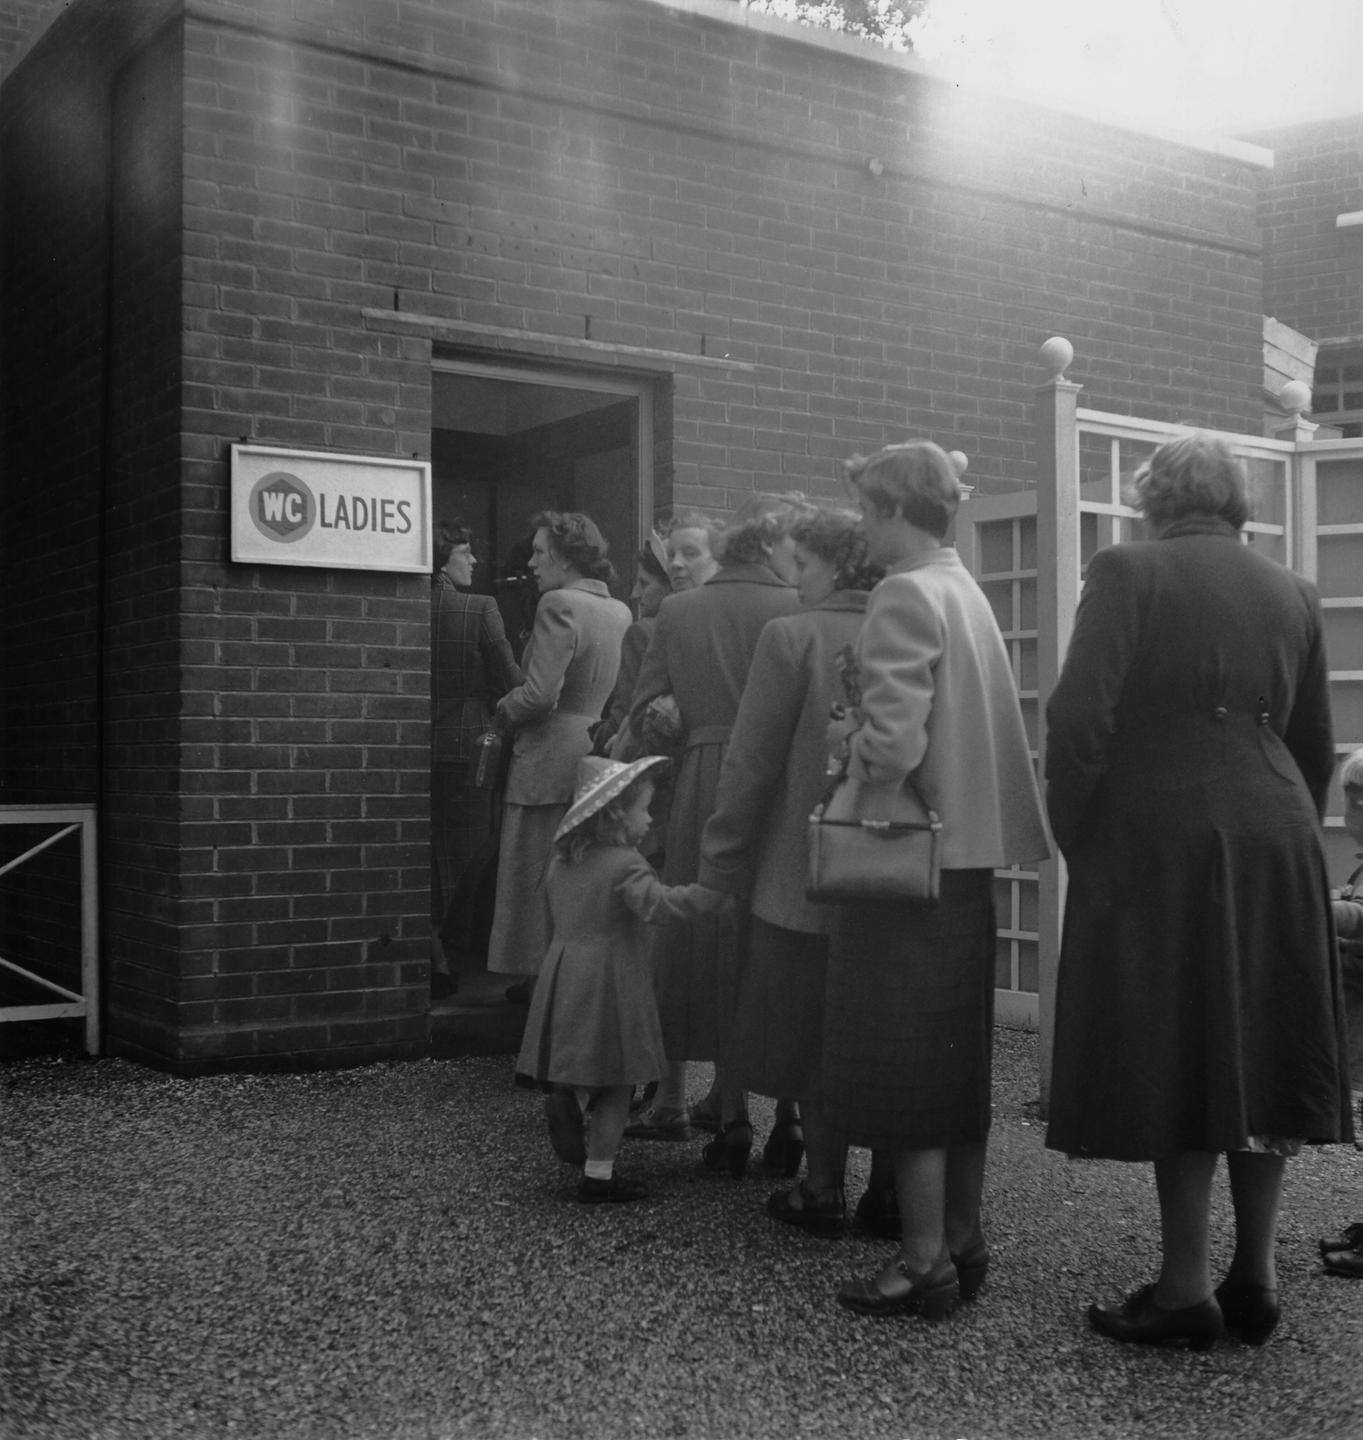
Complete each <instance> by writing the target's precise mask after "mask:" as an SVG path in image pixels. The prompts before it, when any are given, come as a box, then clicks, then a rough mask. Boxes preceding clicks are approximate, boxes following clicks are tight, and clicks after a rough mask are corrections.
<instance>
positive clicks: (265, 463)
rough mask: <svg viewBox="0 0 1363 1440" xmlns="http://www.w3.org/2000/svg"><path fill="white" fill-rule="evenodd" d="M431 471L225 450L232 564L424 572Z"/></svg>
mask: <svg viewBox="0 0 1363 1440" xmlns="http://www.w3.org/2000/svg"><path fill="white" fill-rule="evenodd" d="M430 517H431V467H430V463H429V462H428V461H425V460H386V459H377V458H375V457H373V456H370V455H346V454H342V453H340V452H337V453H335V454H329V453H322V452H316V451H306V450H281V449H276V448H274V447H272V446H268V445H233V446H232V559H233V560H238V561H242V562H245V563H249V564H254V565H321V566H326V567H327V568H329V569H333V570H395V571H401V572H404V573H408V574H425V573H428V572H429V571H430V568H431V524H430Z"/></svg>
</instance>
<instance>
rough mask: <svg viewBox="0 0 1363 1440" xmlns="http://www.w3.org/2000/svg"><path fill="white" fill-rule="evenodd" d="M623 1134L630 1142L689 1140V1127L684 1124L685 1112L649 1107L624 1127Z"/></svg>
mask: <svg viewBox="0 0 1363 1440" xmlns="http://www.w3.org/2000/svg"><path fill="white" fill-rule="evenodd" d="M625 1134H626V1135H627V1136H628V1137H629V1138H630V1139H631V1140H689V1139H690V1138H691V1127H690V1126H689V1125H688V1124H687V1123H686V1111H685V1110H659V1109H657V1108H656V1107H650V1108H649V1109H647V1110H643V1111H641V1112H640V1113H639V1114H638V1115H636V1116H635V1117H634V1119H633V1120H631V1121H630V1122H629V1124H628V1125H626V1126H625Z"/></svg>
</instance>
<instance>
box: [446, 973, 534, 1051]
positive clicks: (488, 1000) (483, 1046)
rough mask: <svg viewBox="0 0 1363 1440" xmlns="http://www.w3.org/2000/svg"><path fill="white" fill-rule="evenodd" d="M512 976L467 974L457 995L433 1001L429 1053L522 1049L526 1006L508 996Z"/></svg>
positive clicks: (463, 977)
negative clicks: (513, 1001) (513, 1002)
mask: <svg viewBox="0 0 1363 1440" xmlns="http://www.w3.org/2000/svg"><path fill="white" fill-rule="evenodd" d="M512 978H513V977H512V976H510V975H489V974H488V973H487V971H486V970H475V971H474V972H473V973H472V974H468V973H465V974H464V975H463V976H461V978H460V982H459V989H458V991H457V992H456V993H455V994H453V995H450V996H447V997H446V998H445V999H443V1000H436V1001H433V1002H432V1003H431V1042H430V1049H429V1051H428V1053H429V1054H430V1056H431V1057H432V1059H436V1060H451V1059H455V1058H457V1057H458V1056H461V1055H514V1054H516V1052H517V1051H518V1050H519V1049H520V1048H521V1034H522V1032H523V1031H524V1029H525V1015H526V1009H525V1006H524V1005H513V1004H512V1003H511V1001H509V1000H508V999H507V998H506V987H507V986H508V985H509V984H510V983H511V981H512Z"/></svg>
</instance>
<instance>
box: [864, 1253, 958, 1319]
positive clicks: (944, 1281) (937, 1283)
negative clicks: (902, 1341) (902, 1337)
mask: <svg viewBox="0 0 1363 1440" xmlns="http://www.w3.org/2000/svg"><path fill="white" fill-rule="evenodd" d="M893 1269H894V1271H895V1274H896V1276H897V1278H898V1279H899V1280H901V1281H903V1282H904V1283H903V1288H896V1289H895V1290H892V1291H885V1290H882V1289H881V1288H880V1285H879V1283H878V1281H879V1279H880V1276H879V1275H872V1276H870V1278H869V1279H864V1280H849V1281H848V1282H847V1284H845V1285H844V1286H843V1287H842V1289H841V1290H839V1291H838V1304H839V1305H841V1306H843V1307H844V1308H845V1309H847V1310H855V1311H856V1312H857V1314H859V1315H921V1316H922V1317H923V1319H924V1320H945V1319H946V1318H947V1316H948V1315H950V1314H952V1312H953V1311H955V1310H956V1308H957V1307H958V1306H959V1305H960V1303H961V1285H960V1281H959V1280H958V1278H957V1275H956V1267H955V1266H954V1265H953V1264H952V1263H951V1261H950V1260H948V1261H946V1262H945V1264H942V1265H939V1266H938V1267H937V1268H936V1269H935V1270H929V1271H928V1273H927V1274H926V1275H912V1274H910V1273H909V1271H908V1270H907V1269H906V1268H905V1266H904V1260H903V1257H902V1256H897V1257H896V1258H895V1261H894V1266H893Z"/></svg>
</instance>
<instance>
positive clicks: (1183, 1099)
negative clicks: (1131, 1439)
mask: <svg viewBox="0 0 1363 1440" xmlns="http://www.w3.org/2000/svg"><path fill="white" fill-rule="evenodd" d="M1328 678H1329V677H1328V672H1327V669H1326V660H1325V651H1324V644H1323V640H1322V623H1321V611H1320V602H1319V600H1318V598H1317V596H1316V592H1315V589H1314V587H1312V586H1311V585H1310V584H1309V583H1308V582H1307V581H1305V580H1304V579H1302V578H1301V577H1300V576H1297V575H1294V574H1293V573H1292V572H1291V571H1290V570H1287V569H1285V568H1284V567H1283V566H1281V565H1279V564H1277V563H1276V562H1274V561H1273V560H1270V559H1268V558H1267V557H1265V556H1264V555H1262V554H1259V553H1258V552H1256V551H1255V550H1254V549H1252V548H1251V547H1250V546H1247V545H1244V544H1242V543H1241V542H1240V537H1239V535H1238V533H1237V532H1236V530H1235V529H1234V528H1232V527H1231V526H1230V525H1229V524H1227V523H1226V522H1224V521H1222V520H1219V519H1214V518H1212V517H1197V518H1193V519H1189V520H1185V521H1182V522H1180V523H1177V524H1175V525H1173V526H1171V527H1169V528H1168V529H1166V530H1165V532H1164V533H1163V535H1162V536H1161V538H1159V539H1155V540H1147V541H1138V542H1135V543H1131V544H1124V545H1115V546H1112V547H1110V548H1108V549H1104V550H1100V551H1098V552H1097V553H1096V554H1095V555H1094V556H1093V559H1092V560H1091V562H1090V564H1089V568H1088V578H1087V582H1086V584H1085V588H1084V594H1083V598H1082V600H1081V603H1080V606H1079V611H1078V615H1077V617H1076V621H1075V628H1074V635H1073V638H1072V640H1071V642H1070V647H1069V653H1068V655H1067V657H1066V660H1065V664H1064V668H1063V671H1062V673H1061V676H1060V679H1059V681H1058V683H1057V685H1056V687H1055V690H1054V691H1053V693H1052V694H1051V696H1050V699H1049V702H1048V704H1047V706H1046V722H1047V736H1046V780H1047V801H1048V806H1049V810H1050V818H1051V825H1052V829H1053V832H1054V834H1055V838H1056V840H1057V842H1058V843H1059V845H1060V847H1061V849H1062V850H1063V852H1064V854H1065V857H1066V860H1067V861H1068V864H1069V887H1068V894H1067V900H1066V909H1065V928H1064V937H1063V941H1062V948H1061V958H1060V969H1059V978H1058V993H1057V1001H1056V1018H1055V1051H1054V1061H1053V1066H1052V1090H1051V1115H1050V1125H1049V1130H1048V1135H1047V1143H1048V1144H1049V1145H1051V1146H1052V1147H1053V1148H1056V1149H1061V1150H1065V1151H1067V1152H1070V1153H1076V1154H1081V1155H1093V1156H1101V1157H1106V1158H1109V1159H1127V1160H1156V1159H1161V1158H1165V1157H1167V1156H1170V1155H1173V1154H1176V1153H1180V1152H1183V1151H1188V1150H1211V1151H1222V1150H1229V1149H1240V1148H1245V1147H1246V1146H1248V1145H1250V1143H1251V1141H1252V1140H1263V1139H1274V1138H1289V1139H1306V1140H1320V1141H1329V1140H1339V1139H1342V1138H1345V1137H1347V1135H1348V1134H1349V1133H1350V1118H1349V1086H1348V1075H1347V1068H1346V1064H1345V1059H1344V1025H1343V1021H1344V1016H1343V1004H1342V995H1341V985H1340V976H1339V965H1338V958H1337V956H1336V954H1335V948H1334V945H1333V943H1332V937H1331V933H1330V920H1329V889H1328V881H1327V876H1326V869H1325V861H1324V856H1323V852H1322V847H1321V841H1320V829H1319V814H1320V811H1321V809H1322V807H1323V805H1324V802H1325V794H1326V788H1327V786H1328V784H1329V780H1330V775H1331V772H1332V770H1333V766H1334V750H1333V745H1332V741H1331V727H1330V706H1329V698H1328Z"/></svg>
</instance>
